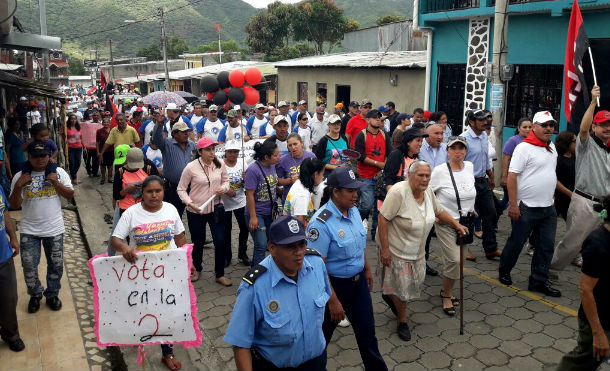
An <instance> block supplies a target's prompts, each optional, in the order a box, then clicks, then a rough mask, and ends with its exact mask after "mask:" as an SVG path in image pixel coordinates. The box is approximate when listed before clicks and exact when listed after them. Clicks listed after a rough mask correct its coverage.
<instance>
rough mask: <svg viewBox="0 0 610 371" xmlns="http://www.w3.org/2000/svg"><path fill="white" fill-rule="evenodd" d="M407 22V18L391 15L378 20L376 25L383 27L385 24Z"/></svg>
mask: <svg viewBox="0 0 610 371" xmlns="http://www.w3.org/2000/svg"><path fill="white" fill-rule="evenodd" d="M405 20H406V18H405V17H403V16H401V15H397V14H389V15H384V16H381V17H379V18H377V20H376V21H375V23H376V24H377V26H383V25H384V24H388V23H394V22H404V21H405Z"/></svg>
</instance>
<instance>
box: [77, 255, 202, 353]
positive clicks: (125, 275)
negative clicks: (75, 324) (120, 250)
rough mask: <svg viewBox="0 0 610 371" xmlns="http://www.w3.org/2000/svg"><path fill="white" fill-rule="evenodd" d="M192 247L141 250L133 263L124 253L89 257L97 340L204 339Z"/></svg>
mask: <svg viewBox="0 0 610 371" xmlns="http://www.w3.org/2000/svg"><path fill="white" fill-rule="evenodd" d="M192 249H193V245H184V246H182V248H178V249H168V250H162V251H145V252H138V253H137V257H138V259H137V261H136V262H135V264H131V263H129V262H128V261H127V260H125V259H124V258H123V257H122V256H120V255H119V256H112V257H109V256H107V254H104V255H97V256H95V257H93V258H91V259H90V260H89V262H88V265H89V270H90V272H91V278H92V279H93V306H94V312H95V313H94V314H95V335H96V336H97V344H98V345H99V346H101V347H103V346H130V345H149V344H176V343H180V344H183V346H184V347H187V348H188V347H198V346H199V345H201V338H202V335H201V330H200V328H199V321H198V320H197V297H196V296H195V290H194V289H193V284H192V283H191V280H190V268H191V252H192Z"/></svg>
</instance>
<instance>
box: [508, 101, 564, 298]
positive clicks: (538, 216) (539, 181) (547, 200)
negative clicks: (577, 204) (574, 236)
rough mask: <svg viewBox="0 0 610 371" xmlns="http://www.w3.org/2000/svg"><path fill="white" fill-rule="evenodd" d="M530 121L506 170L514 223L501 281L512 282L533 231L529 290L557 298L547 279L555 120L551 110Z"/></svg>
mask: <svg viewBox="0 0 610 371" xmlns="http://www.w3.org/2000/svg"><path fill="white" fill-rule="evenodd" d="M533 122H534V126H533V128H532V131H531V132H530V134H529V135H528V136H527V137H526V138H525V139H524V140H523V142H521V143H519V145H517V147H516V148H515V151H514V152H513V156H512V158H511V160H510V167H509V169H508V180H507V187H508V198H509V206H508V216H509V217H510V218H511V219H512V224H513V225H512V230H511V234H510V237H508V240H507V241H506V245H505V246H504V250H502V256H501V257H500V267H499V273H500V282H502V283H503V284H505V285H512V279H511V276H510V271H511V270H512V269H513V267H514V266H515V264H516V263H517V259H519V254H520V253H521V250H522V249H523V245H524V244H525V242H526V241H527V239H528V237H529V236H530V234H531V233H532V231H533V233H534V234H535V238H536V248H535V249H534V256H533V258H532V270H531V274H530V277H529V284H528V290H529V291H536V292H540V293H543V294H545V295H548V296H552V297H560V296H561V292H560V291H559V290H557V289H555V288H553V287H552V286H551V285H550V283H549V282H548V276H549V266H550V264H551V259H552V258H553V251H554V250H555V248H554V246H555V231H556V229H557V213H556V211H555V206H554V205H553V195H554V194H555V187H556V186H557V175H556V174H555V167H556V166H557V150H556V149H555V145H554V144H553V142H552V141H551V137H552V136H553V131H554V128H555V126H556V125H557V121H555V119H553V116H552V115H551V114H550V112H548V111H541V112H538V113H536V114H535V115H534V120H533Z"/></svg>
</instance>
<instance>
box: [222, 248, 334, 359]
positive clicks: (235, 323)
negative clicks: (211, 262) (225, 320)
mask: <svg viewBox="0 0 610 371" xmlns="http://www.w3.org/2000/svg"><path fill="white" fill-rule="evenodd" d="M260 265H262V266H263V267H265V268H266V269H267V270H266V271H264V272H263V273H260V272H256V271H254V270H255V269H257V267H254V268H253V269H252V270H250V272H249V273H251V274H252V277H255V276H257V275H258V276H257V277H256V281H251V282H248V281H246V279H248V277H250V274H246V276H244V280H243V281H242V282H241V285H240V286H239V290H238V291H237V301H236V302H235V307H234V308H233V315H232V316H231V322H230V323H229V327H228V328H227V333H226V334H225V336H224V341H226V342H227V343H229V344H232V345H234V346H237V347H240V348H246V349H248V348H251V349H255V350H256V351H257V352H259V353H260V355H261V356H262V357H263V358H265V359H266V360H267V361H269V362H272V363H273V364H275V365H276V366H277V367H280V368H281V367H296V366H298V365H300V364H302V363H304V362H307V361H309V360H311V359H313V358H315V357H318V356H320V355H321V354H322V352H324V349H325V348H326V341H325V339H324V334H323V332H322V322H323V321H324V308H325V307H326V303H327V302H328V299H329V298H330V295H331V289H330V283H329V281H328V275H327V273H326V267H325V264H324V261H323V260H322V259H321V257H320V256H317V255H306V256H305V259H304V260H303V267H302V268H301V270H299V274H298V278H297V280H296V282H295V281H294V280H293V279H291V278H289V277H287V276H286V275H285V274H284V273H283V272H282V271H281V270H280V269H279V268H278V266H277V265H276V264H275V261H274V260H273V257H272V256H267V257H266V258H265V259H264V260H263V261H262V262H261V263H260ZM255 272H256V273H255Z"/></svg>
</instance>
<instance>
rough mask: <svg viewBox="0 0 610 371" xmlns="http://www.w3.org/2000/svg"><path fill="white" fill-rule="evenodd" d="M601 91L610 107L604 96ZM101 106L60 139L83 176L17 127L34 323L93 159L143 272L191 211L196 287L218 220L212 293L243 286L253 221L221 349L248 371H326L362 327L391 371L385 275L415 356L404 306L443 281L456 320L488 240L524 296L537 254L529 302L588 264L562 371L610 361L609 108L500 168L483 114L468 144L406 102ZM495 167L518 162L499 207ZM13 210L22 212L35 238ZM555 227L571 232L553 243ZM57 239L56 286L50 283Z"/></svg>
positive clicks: (17, 194) (9, 250)
mask: <svg viewBox="0 0 610 371" xmlns="http://www.w3.org/2000/svg"><path fill="white" fill-rule="evenodd" d="M591 94H592V102H595V101H596V98H597V97H598V96H599V94H600V91H599V88H598V87H595V88H594V89H593V90H592V92H591ZM87 106H88V108H87V109H86V110H85V112H84V113H81V112H80V111H78V110H75V111H73V112H71V113H69V114H68V115H67V124H66V127H65V129H62V135H63V138H64V140H65V143H66V144H67V147H68V153H67V159H68V164H69V169H68V170H69V171H68V172H66V171H65V170H63V169H62V168H61V167H58V166H57V164H56V161H57V160H56V159H57V146H56V145H55V143H54V142H53V141H51V140H50V139H49V132H48V129H47V128H46V126H45V124H44V123H41V122H37V123H34V116H35V114H31V115H30V116H28V117H31V120H30V121H31V123H32V125H30V126H29V127H26V128H25V129H29V130H28V134H27V135H26V134H25V133H24V128H23V127H22V126H21V125H18V124H19V121H18V120H17V119H13V120H11V119H9V120H8V132H7V134H6V136H5V141H4V145H5V149H4V151H3V152H5V153H6V154H7V157H8V158H9V160H8V161H6V163H7V166H6V169H7V177H8V178H9V179H11V178H12V184H11V186H10V189H9V190H8V191H5V192H3V193H0V197H1V201H2V202H1V203H0V208H2V211H3V218H4V223H3V226H4V229H5V231H6V233H0V234H1V235H2V237H3V238H4V240H2V241H0V243H2V246H4V247H3V250H2V253H1V254H0V258H2V259H3V260H0V262H1V264H2V265H1V266H0V277H6V276H10V275H11V274H12V275H13V276H14V266H13V265H12V264H13V263H12V256H13V255H16V254H18V253H21V259H22V266H23V270H24V276H25V280H26V285H27V287H28V294H29V295H30V297H31V298H30V302H29V305H28V311H29V312H30V313H34V312H36V311H37V310H38V308H39V305H40V300H41V298H42V296H43V295H44V296H45V297H46V304H47V305H49V306H50V307H51V309H54V310H58V309H60V308H61V301H59V298H58V292H59V289H60V285H59V280H60V278H61V275H62V268H63V259H62V251H63V245H62V243H63V240H62V238H63V232H64V229H63V228H64V227H63V222H62V221H61V220H59V219H58V218H52V217H49V216H50V215H51V214H55V215H58V214H59V213H60V208H61V204H60V202H59V196H63V197H66V198H71V197H72V194H73V186H74V185H76V184H78V182H79V180H77V176H78V175H77V174H78V171H79V168H80V166H81V159H84V161H85V169H86V171H87V174H88V175H89V176H90V177H98V176H100V173H101V177H100V181H99V183H100V186H104V184H105V183H111V184H112V186H111V187H112V190H113V192H112V194H113V208H114V210H115V215H114V221H113V224H114V226H113V232H112V238H111V239H110V241H109V245H108V253H109V255H114V254H116V253H119V254H122V255H123V257H125V259H127V260H128V261H130V262H133V261H134V260H135V259H136V255H135V254H134V251H150V250H162V249H167V248H174V247H176V246H181V245H183V244H184V243H186V241H187V236H186V235H185V228H184V225H183V222H182V217H183V214H184V211H185V210H186V220H187V223H188V227H189V233H190V236H189V239H190V241H191V242H192V243H193V245H194V246H193V254H192V259H193V269H192V271H191V281H193V282H194V281H197V280H199V279H201V277H202V274H201V272H202V271H203V265H204V264H206V263H207V262H204V259H203V249H204V245H206V244H209V243H210V239H209V238H208V237H207V236H206V230H207V228H206V225H207V226H209V231H210V233H211V243H212V244H213V245H214V264H213V266H214V275H215V282H216V283H218V284H220V285H223V286H231V285H233V282H232V281H231V279H229V278H228V277H226V276H225V268H227V267H228V266H229V265H231V264H232V258H233V252H232V246H231V242H232V241H231V240H232V238H231V236H232V235H233V228H234V227H235V226H237V228H238V231H236V232H237V236H238V239H237V240H238V246H237V250H238V252H237V259H238V261H239V262H240V263H241V264H243V265H244V266H246V267H250V270H249V271H248V272H247V273H246V274H245V275H244V277H243V280H242V282H241V283H240V286H239V290H238V292H237V301H236V304H235V308H234V311H233V315H232V318H231V322H230V324H229V327H228V329H227V333H226V335H225V338H224V339H225V341H227V342H228V343H230V344H232V345H233V346H234V353H235V362H236V366H237V368H238V369H240V370H249V369H255V370H263V369H264V370H272V369H287V368H290V369H298V370H324V369H325V367H326V347H327V345H328V344H329V343H330V342H331V341H332V335H333V332H334V330H335V328H336V327H337V326H344V327H345V326H352V327H353V330H354V335H355V337H356V340H357V344H358V347H359V350H360V355H361V357H362V361H363V364H364V368H365V369H366V370H384V369H387V366H386V364H385V362H384V360H383V357H382V356H381V354H380V351H379V349H378V344H377V338H376V336H375V324H374V313H373V309H372V300H371V294H370V292H371V290H372V287H373V281H374V280H375V278H374V277H376V279H377V280H378V282H379V283H380V284H381V288H382V298H383V300H384V301H385V303H387V305H388V307H389V309H390V310H391V311H392V313H393V314H394V315H395V316H396V321H397V325H396V332H397V334H398V336H399V337H400V339H402V340H404V341H410V340H411V330H410V328H409V325H408V323H409V320H408V318H409V315H408V303H409V302H410V301H412V300H415V299H417V298H419V297H420V295H421V292H422V290H423V288H424V281H425V278H426V276H436V275H439V274H440V275H441V276H442V288H441V290H440V293H439V310H442V312H444V313H445V314H446V315H447V316H455V315H456V314H457V309H458V306H459V304H460V301H459V299H458V298H456V296H455V295H454V286H455V283H456V281H457V280H459V278H460V270H459V267H460V264H461V263H462V262H463V260H462V259H467V260H471V261H476V259H477V256H476V255H478V254H477V252H476V251H475V252H473V251H471V250H470V249H469V245H470V244H471V243H472V241H473V238H474V237H478V238H480V239H481V240H482V247H483V256H484V257H485V258H486V259H489V260H495V259H499V266H498V277H499V281H500V282H501V283H503V284H505V285H512V278H511V271H512V269H513V268H514V266H515V264H516V262H517V260H518V259H519V258H520V255H521V252H522V249H523V248H524V247H525V246H526V245H527V244H528V241H529V248H528V252H529V253H530V254H531V255H532V262H531V274H530V276H529V282H528V287H527V289H528V290H529V291H533V292H537V293H541V294H543V295H546V296H550V297H559V296H561V292H560V291H559V290H558V289H557V287H556V285H555V284H557V283H559V282H560V277H559V274H560V272H561V271H562V270H563V269H564V268H565V267H566V266H567V265H568V264H570V263H572V264H576V265H579V266H582V271H583V274H582V279H581V285H580V288H581V296H582V302H583V305H582V306H581V310H580V312H579V339H578V341H579V345H578V347H577V348H576V349H575V350H574V351H572V352H571V353H569V354H568V355H566V356H565V357H564V358H563V360H562V361H561V363H560V369H562V370H569V369H570V370H571V369H584V368H582V367H584V366H583V365H587V366H586V367H585V368H587V367H588V369H594V368H595V367H597V366H598V365H599V363H600V361H601V359H602V358H603V357H604V356H608V355H609V352H610V350H609V347H608V338H607V334H608V330H610V325H609V321H610V318H609V317H608V313H610V310H608V309H609V308H610V304H608V300H607V298H606V296H607V295H606V293H605V292H604V290H605V291H607V288H608V284H609V280H610V278H609V277H608V276H607V275H608V273H606V271H605V270H604V266H605V264H604V263H608V262H609V259H610V218H609V217H608V212H607V210H608V208H610V196H607V195H608V194H609V193H610V112H608V111H605V110H600V111H598V112H597V113H595V110H596V107H595V105H594V103H592V105H591V106H590V107H589V109H588V110H587V112H586V113H585V115H584V117H583V119H582V123H581V125H580V128H579V129H580V130H579V132H578V133H577V134H574V133H571V132H567V131H566V132H561V133H558V135H557V136H556V139H555V143H553V140H552V139H553V135H555V134H557V129H558V122H557V120H556V119H555V118H554V117H553V116H552V114H551V113H550V112H548V111H541V112H537V113H536V114H535V115H534V116H533V117H531V118H530V117H524V118H522V119H521V120H519V122H518V123H515V126H516V130H515V135H514V136H513V137H511V138H509V139H508V140H507V141H506V143H505V144H504V146H503V151H502V153H501V154H500V156H497V155H496V153H495V141H496V140H497V138H496V135H495V133H494V132H493V129H492V120H493V119H492V115H491V112H489V111H486V110H473V111H469V112H468V113H467V116H466V119H465V124H466V125H465V127H466V129H465V130H464V132H463V133H459V134H458V133H454V132H453V131H454V130H452V127H451V126H450V125H449V124H448V117H447V115H446V114H445V113H444V112H428V111H424V110H423V109H421V108H415V109H414V110H413V111H412V112H411V113H410V114H406V113H400V112H398V111H397V110H396V105H395V103H394V102H386V103H385V104H384V105H382V106H379V107H374V106H373V102H372V101H371V100H370V99H362V100H361V101H360V102H358V101H352V102H349V104H346V105H344V103H343V102H341V103H338V104H337V105H335V106H334V107H333V108H334V110H333V112H332V113H331V112H328V111H327V107H326V106H325V104H324V103H323V102H319V104H318V105H317V107H316V108H315V113H314V114H311V113H310V112H309V111H308V104H307V102H306V101H304V100H301V101H299V102H294V104H290V103H289V102H287V101H280V102H278V103H277V104H268V105H263V104H257V105H255V106H254V107H252V109H251V110H245V109H243V108H242V107H240V106H238V105H236V106H230V105H228V104H227V105H224V106H221V107H219V106H217V105H215V104H208V102H204V101H202V102H198V103H195V104H193V105H189V106H188V107H179V106H176V105H175V104H173V103H169V104H167V105H165V106H163V107H155V106H146V105H144V103H143V101H142V100H141V99H136V100H135V103H134V102H123V101H121V102H119V112H117V113H115V114H110V112H107V111H103V110H101V109H100V106H99V104H98V103H96V102H95V101H94V99H93V98H92V100H91V101H90V102H88V104H87ZM96 106H97V107H96ZM79 113H80V115H79ZM453 129H457V128H453ZM456 134H458V135H456ZM249 141H255V142H256V143H255V144H254V146H253V155H252V157H251V158H249V155H248V154H246V153H245V152H244V151H243V149H244V143H246V142H249ZM219 145H223V146H224V154H223V155H221V156H219V152H218V151H217V147H218V146H219ZM26 154H27V156H26ZM493 161H502V167H501V168H502V174H501V177H500V178H501V186H502V189H503V193H504V196H503V197H501V199H500V198H499V197H498V196H497V195H496V194H495V193H494V188H495V183H494V171H493ZM9 169H10V170H9ZM501 193H502V192H499V194H501ZM5 194H9V195H10V196H9V197H6V196H5ZM9 204H10V207H12V208H19V207H21V208H22V209H23V211H24V212H23V221H22V223H21V226H20V234H21V235H20V243H19V242H18V240H17V236H16V232H15V228H14V226H13V225H12V223H11V222H10V217H9V215H8V205H9ZM505 210H507V214H508V217H509V218H510V221H511V224H512V228H511V233H510V236H509V238H508V240H507V241H505V243H504V245H503V246H502V245H501V244H500V241H498V240H497V238H496V233H497V229H498V221H499V218H500V216H501V215H502V214H503V213H504V211H505ZM557 215H559V216H561V217H562V218H563V219H565V221H566V224H567V228H566V233H565V235H564V237H563V239H562V241H561V242H560V243H559V245H557V246H555V237H556V229H557ZM233 217H235V220H236V223H233ZM43 220H45V221H48V220H54V223H48V222H47V223H42V221H43ZM151 224H155V225H156V226H157V229H156V230H158V229H159V228H158V226H160V225H162V226H163V228H161V230H160V231H158V232H157V233H155V238H154V239H151V236H150V234H147V231H148V230H149V228H148V227H147V226H148V225H151ZM235 224H236V225H235ZM369 226H370V227H369ZM369 230H370V235H371V239H372V240H373V241H375V242H376V245H377V246H378V251H377V254H376V255H377V257H378V259H379V263H380V264H379V269H377V271H376V272H373V270H372V268H371V265H370V264H369V262H368V261H367V258H366V256H365V253H364V251H365V247H366V241H367V238H368V233H369ZM5 235H8V239H7V238H6V237H5ZM248 235H250V236H251V238H252V243H253V253H252V256H248V253H247V241H248ZM432 238H437V239H438V241H439V243H440V244H439V245H440V249H439V251H437V253H438V254H439V255H440V258H441V262H442V264H441V271H440V272H438V271H436V270H435V269H433V268H432V267H431V266H429V265H428V264H427V262H428V260H429V253H430V242H431V239H432ZM41 243H42V246H43V248H44V251H45V254H46V256H47V264H48V267H47V272H48V273H47V288H46V289H43V287H42V284H41V283H40V281H39V279H38V275H37V266H38V263H39V260H40V246H41ZM267 253H269V254H267ZM579 254H580V255H579ZM11 270H12V271H11ZM2 282H3V284H4V285H6V286H4V287H3V290H2V291H3V292H4V294H3V295H5V297H6V298H7V300H2V303H3V304H2V305H1V306H2V307H3V308H4V309H3V310H2V313H8V312H7V311H6V309H7V308H14V306H15V305H16V291H15V290H16V286H15V285H14V282H13V283H11V284H7V283H6V282H5V280H2ZM1 317H2V318H1V320H2V323H1V329H2V339H4V340H5V341H7V342H9V345H10V346H11V349H13V350H19V349H23V343H22V342H21V341H20V340H18V339H19V334H18V329H17V322H16V315H15V316H13V317H12V316H10V315H2V316H1ZM162 353H163V358H162V361H163V363H164V364H165V365H166V366H167V367H168V368H170V369H172V370H177V369H179V368H180V367H181V363H180V361H179V360H178V359H177V358H176V357H175V356H174V354H173V350H172V347H171V346H170V345H167V344H165V345H162ZM578 367H581V368H578Z"/></svg>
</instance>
